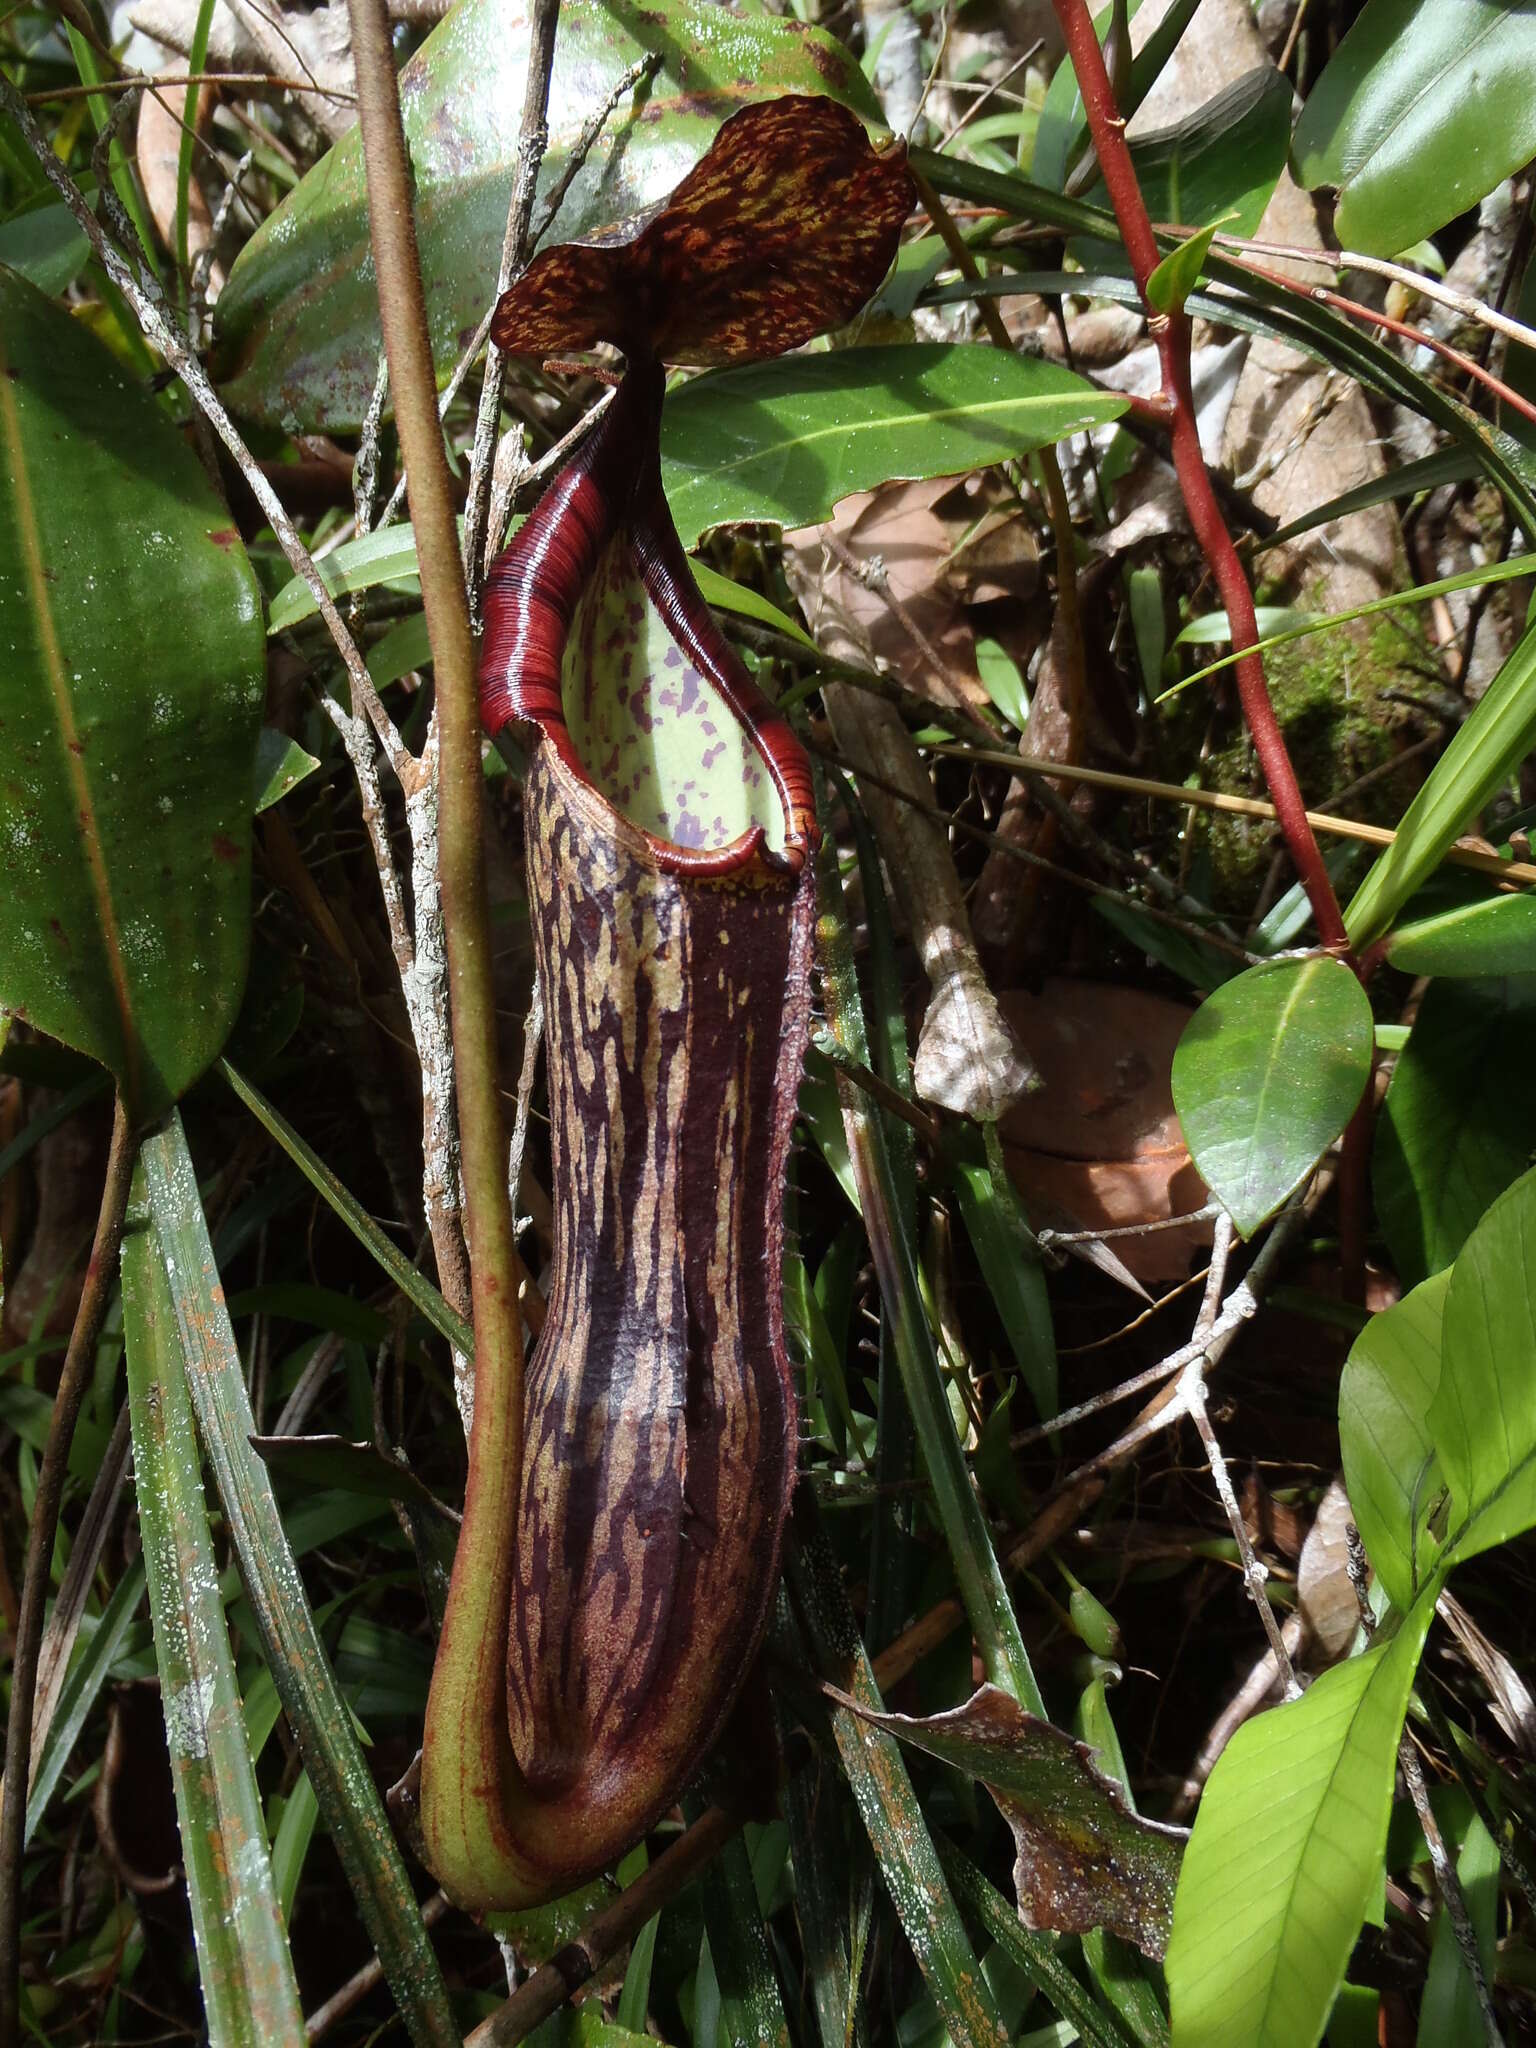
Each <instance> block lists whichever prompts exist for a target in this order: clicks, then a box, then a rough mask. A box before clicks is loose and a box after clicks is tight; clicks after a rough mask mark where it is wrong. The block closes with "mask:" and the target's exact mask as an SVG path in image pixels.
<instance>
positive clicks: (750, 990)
mask: <svg viewBox="0 0 1536 2048" xmlns="http://www.w3.org/2000/svg"><path fill="white" fill-rule="evenodd" d="M911 203H912V194H911V186H910V182H909V179H908V174H907V170H906V164H905V155H904V151H903V150H902V149H901V147H900V145H896V146H893V147H890V148H887V149H885V150H883V151H882V150H877V149H875V148H874V147H872V145H871V143H870V141H869V139H868V137H867V136H866V134H865V132H864V130H863V128H862V126H861V124H860V123H859V122H858V120H857V119H856V118H855V117H854V115H852V114H851V113H849V112H848V111H847V110H846V109H845V108H843V107H841V106H839V105H837V104H835V103H834V102H832V101H829V100H820V99H813V98H805V97H799V96H789V97H785V98H781V99H778V100H771V101H767V102H764V103H762V104H760V105H756V106H752V107H748V108H745V109H743V110H742V112H740V113H739V114H737V115H735V116H733V117H732V119H731V120H729V121H727V122H726V123H725V124H724V126H723V127H722V128H721V130H720V132H719V134H718V136H717V137H716V140H715V142H714V144H713V146H712V147H711V149H710V150H709V152H708V153H707V154H706V156H705V157H704V158H703V159H702V160H701V162H700V163H699V164H698V165H697V167H696V168H695V169H694V171H693V172H691V173H690V175H689V176H688V177H687V178H686V179H685V180H684V181H683V183H682V184H681V185H680V186H679V187H678V188H677V189H676V190H675V191H674V192H673V194H672V196H671V198H670V199H669V200H668V201H667V202H666V204H665V205H664V206H663V207H662V208H661V209H660V211H659V212H658V213H655V214H653V215H652V216H650V217H649V218H647V219H646V220H644V221H643V222H640V223H635V224H631V225H629V226H627V227H621V228H619V229H617V230H614V231H611V232H609V233H608V234H606V235H604V236H603V237H600V238H598V239H597V240H596V241H594V242H591V243H588V244H584V245H568V246H566V247H563V248H557V249H551V250H548V251H547V252H545V253H544V254H543V255H541V256H540V257H538V258H537V259H536V260H535V261H534V262H533V264H531V265H530V267H529V268H528V270H527V271H526V272H524V274H523V276H522V277H521V278H520V279H519V280H518V281H517V283H516V284H515V285H514V286H513V288H512V289H511V290H510V291H509V292H507V293H506V294H505V295H504V297H503V298H502V300H501V302H500V304H499V305H498V307H497V311H496V315H495V318H494V321H493V325H492V332H493V334H494V336H495V339H496V342H497V345H498V346H499V347H501V348H503V349H505V350H507V351H508V352H509V353H515V354H525V355H527V354H533V355H539V356H546V355H551V354H568V353H569V352H570V351H572V350H581V349H586V348H590V347H592V346H594V345H595V344H597V343H599V342H608V343H611V344H613V345H615V346H617V347H618V348H620V349H622V351H623V352H624V354H625V356H626V357H627V359H628V367H627V369H626V372H625V375H624V378H623V381H622V383H621V385H620V387H619V390H618V393H617V395H616V397H615V399H614V402H613V403H612V404H611V405H610V406H609V407H608V409H607V411H606V413H605V415H604V417H603V420H602V422H601V424H600V425H599V427H598V428H597V430H596V431H595V432H594V433H593V434H592V435H591V436H590V437H589V439H588V440H587V441H586V442H585V443H584V445H583V446H582V448H581V450H580V452H579V453H578V455H577V456H576V457H575V458H574V460H573V461H572V462H571V463H570V465H569V466H568V467H567V468H566V469H565V470H564V471H563V472H561V473H560V474H559V475H558V476H557V477H556V478H555V480H554V481H553V483H552V484H551V485H550V487H549V489H548V491H547V492H546V494H545V496H544V497H543V499H542V500H541V501H540V503H539V505H538V506H537V508H536V509H535V511H534V512H533V514H532V515H531V516H530V518H529V519H528V520H527V522H526V524H525V525H524V526H523V527H522V529H521V530H520V532H519V533H518V535H517V537H516V539H515V540H514V542H513V544H512V546H511V547H510V548H508V549H507V551H506V552H505V553H504V554H503V555H502V556H501V557H500V559H499V560H498V561H497V562H496V564H495V565H494V567H493V568H492V571H491V574H490V577H489V580H488V583H487V588H486V596H485V619H486V632H485V639H484V643H483V646H482V650H481V663H480V703H481V714H482V718H483V721H484V724H485V726H486V729H487V730H488V732H490V734H491V735H492V737H493V738H496V739H508V740H511V741H514V742H515V743H516V744H518V745H520V746H521V747H523V748H524V749H525V750H526V752H527V759H528V768H527V777H526V783H525V791H524V820H525V835H526V843H527V861H528V893H529V900H530V906H531V911H532V922H533V932H534V946H535V953H536V958H537V965H538V974H539V983H540V987H541V989H542V990H543V993H544V1002H545V1013H546V1031H547V1045H548V1054H547V1057H548V1093H549V1118H550V1143H551V1164H552V1176H553V1187H554V1191H555V1260H554V1276H553V1281H552V1285H551V1290H550V1296H549V1315H548V1321H547V1323H546V1325H545V1328H544V1331H543V1334H542V1336H541V1338H540V1341H539V1344H538V1346H537V1348H536V1350H535V1351H534V1353H533V1356H532V1358H531V1360H530V1362H529V1368H528V1376H527V1387H526V1392H525V1396H524V1403H523V1416H524V1425H525V1436H524V1450H523V1456H522V1465H521V1470H520V1473H518V1475H517V1476H516V1480H515V1483H508V1481H507V1480H506V1478H505V1475H504V1474H503V1473H501V1472H499V1471H496V1472H492V1471H488V1470H486V1469H483V1467H484V1464H485V1461H491V1460H495V1459H496V1458H497V1456H498V1452H499V1449H500V1446H498V1444H497V1443H496V1442H495V1441H493V1440H492V1438H491V1437H490V1436H489V1435H482V1433H481V1432H480V1431H477V1433H476V1437H475V1440H474V1444H473V1446H472V1449H471V1469H470V1481H469V1488H468V1493H467V1496H466V1502H465V1515H464V1525H463V1529H462V1532H461V1535H460V1540H459V1547H458V1554H457V1558H456V1561H455V1566H454V1575H453V1584H452V1589H451V1592H450V1595H449V1601H448V1608H447V1614H446V1617H445V1621H444V1627H443V1635H442V1639H441V1643H440V1645H439V1650H438V1657H437V1663H436V1667H435V1669H434V1673H433V1681H432V1689H431V1696H430V1700H429V1703H428V1709H427V1725H426V1735H425V1739H424V1743H423V1754H422V1777H421V1809H420V1811H421V1824H422V1835H423V1840H424V1844H425V1847H426V1851H427V1856H428V1860H429V1862H430V1863H431V1865H432V1868H433V1870H434V1872H435V1874H436V1875H437V1877H438V1879H439V1881H440V1882H441V1883H442V1885H443V1886H444V1888H445V1890H447V1891H448V1892H449V1894H450V1895H451V1896H452V1897H453V1898H455V1899H456V1900H457V1901H459V1902H460V1903H461V1904H463V1905H466V1906H471V1907H477V1908H490V1907H507V1906H515V1905H523V1904H531V1903H535V1902H537V1901H539V1900H543V1899H548V1898H553V1897H556V1896H558V1895H559V1894H561V1893H563V1892H567V1891H570V1890H571V1889H572V1888H573V1887H574V1886H575V1885H576V1884H578V1883H579V1882H581V1881H582V1880H583V1879H584V1878H586V1877H589V1876H591V1875H592V1874H593V1873H594V1872H596V1871H598V1870H601V1869H603V1868H605V1867H606V1866H607V1865H609V1864H611V1863H612V1862H613V1861H614V1860H615V1859H616V1858H617V1857H618V1856H619V1855H620V1854H621V1853H622V1852H623V1850H624V1849H625V1848H627V1847H628V1845H629V1844H630V1843H631V1842H632V1841H634V1840H635V1839H636V1838H637V1837H638V1836H639V1835H640V1834H641V1833H642V1832H643V1831H644V1829H645V1828H646V1827H647V1826H649V1825H650V1824H651V1822H652V1821H654V1819H655V1818H656V1817H657V1816H658V1815H659V1814H660V1813H661V1812H662V1811H663V1810H664V1809H665V1808H666V1807H667V1806H669V1805H670V1804H672V1803H673V1802H674V1801H675V1800H676V1798H677V1796H678V1794H679V1792H680V1790H681V1789H682V1787H683V1785H684V1784H685V1783H686V1782H687V1780H688V1778H689V1777H690V1776H691V1774H692V1773H693V1771H694V1770H695V1769H696V1767H697V1765H698V1763H699V1762H700V1761H701V1759H702V1757H703V1755H704V1754H705V1752H706V1751H707V1749H708V1747H709V1745H710V1744H711V1743H712V1742H713V1740H714V1739H715V1737H716V1735H717V1734H718V1733H719V1730H720V1728H721V1725H722V1723H723V1722H724V1720H725V1717H726V1715H727V1714H728V1712H729V1710H730V1707H731V1705H732V1702H733V1700H734V1698H735V1695H736V1692H737V1690H738V1688H739V1686H740V1684H741V1682H742V1679H743V1677H744V1676H745V1673H746V1670H747V1668H748V1666H749V1664H750V1662H751V1660H752V1657H753V1656H754V1654H755V1652H756V1648H757V1645H758V1641H759V1639H760V1637H761V1634H762V1630H763V1626H764V1623H765V1620H766V1618H767V1613H768V1609H769V1605H770V1602H771V1599H772V1595H773V1588H774V1584H775V1581H776V1578H777V1572H778V1558H779V1545H780V1538H781V1534H782V1530H783V1525H784V1521H785V1517H786V1514H787V1512H788V1507H789V1496H790V1489H791V1487H792V1485H793V1482H794V1466H795V1439H796V1410H795V1398H794V1390H793V1384H792V1380H791V1376H790V1367H789V1362H788V1359H787V1357H786V1354H785V1348H784V1332H783V1321H782V1306H781V1280H780V1266H781V1262H782V1254H783V1242H784V1231H783V1216H782V1207H783V1192H784V1180H785V1173H786V1167H787V1161H788V1153H789V1138H790V1127H791V1123H792V1121H793V1117H794V1112H795V1101H796V1094H797V1090H798V1087H799V1081H800V1071H801V1062H802V1059H803V1055H804V1050H805V1044H806V1038H807V1034H808V1030H809V1019H810V966H811V940H812V927H813V862H812V855H813V854H814V851H815V847H816V842H817V830H816V822H815V812H814V798H813V792H812V786H811V778H810V768H809V763H808V761H807V759H806V756H805V753H804V752H803V750H802V748H801V746H800V744H799V742H798V740H797V739H796V738H795V736H794V734H793V733H792V732H791V730H790V728H789V725H788V723H787V721H786V720H785V719H783V718H782V717H781V716H780V715H779V714H778V712H777V711H776V710H775V709H774V707H773V706H772V705H771V704H770V703H769V702H768V701H767V700H766V698H764V697H763V696H762V695H761V694H760V692H759V691H758V690H757V688H756V686H755V685H754V684H753V682H752V681H751V679H750V678H749V676H748V675H747V673H746V671H745V669H744V668H743V667H742V665H741V663H740V661H739V660H738V659H737V657H736V656H735V654H734V653H733V652H732V650H731V649H730V647H729V646H728V645H727V643H726V641H725V640H724V638H723V636H722V635H721V634H720V632H719V630H718V628H717V627H716V626H715V624H714V621H713V618H712V616H711V614H710V612H709V609H708V607H707V605H706V604H705V602H704V600H703V598H702V596H701V595H700V593H699V590H698V587H697V585H696V584H695V582H694V579H693V575H692V572H691V570H690V568H689V566H688V561H687V557H686V555H685V553H684V551H683V546H682V543H681V541H680V539H679V537H678V534H677V532H676V529H675V528H674V526H673V524H672V520H671V517H670V514H669V512H668V510H667V505H666V500H665V498H664V496H663V494H662V488H661V469H660V454H659V448H660V426H661V408H662V399H663V385H664V376H663V370H662V364H663V362H686V363H694V364H708V363H725V362H741V361H747V360H752V359H754V358H760V357H764V356H771V355H775V354H778V353H780V352H782V351H783V350H784V349H786V348H790V347H793V346H795V345H797V344H798V343H800V342H802V341H806V340H808V339H810V338H811V337H812V336H813V335H815V334H817V333H819V332H821V331H822V330H824V329H825V328H828V327H832V326H835V325H838V324H840V323H842V322H844V321H846V320H848V319H849V318H851V317H852V315H853V314H854V313H855V312H856V311H857V310H858V308H859V307H860V306H861V305H862V304H863V302H864V301H865V300H866V299H867V298H868V297H869V295H870V293H871V292H872V291H873V290H874V289H875V288H876V286H877V285H878V284H879V283H880V281H881V279H882V278H883V276H884V274H885V272H886V270H887V269H888V268H889V266H890V263H891V260H892V258H893V256H894V254H895V249H896V243H897V238H898V235H899V233H900V228H901V224H902V222H903V220H904V219H905V218H906V215H907V213H908V212H909V210H910V207H911ZM488 1391H489V1397H490V1399H491V1400H492V1402H493V1409H494V1412H497V1413H500V1412H501V1410H502V1409H506V1408H509V1406H510V1404H509V1403H507V1402H505V1401H501V1402H499V1403H498V1401H497V1396H496V1393H495V1390H485V1389H483V1388H480V1387H479V1386H477V1390H476V1408H477V1416H478V1413H479V1409H480V1404H481V1402H482V1401H483V1400H484V1399H486V1398H487V1392H488ZM510 1421H511V1417H510V1415H509V1416H508V1423H509V1428H508V1430H507V1432H506V1442H507V1443H509V1444H510V1443H512V1442H514V1441H515V1438H514V1437H513V1435H512V1433H511V1430H510ZM477 1468H478V1469H477Z"/></svg>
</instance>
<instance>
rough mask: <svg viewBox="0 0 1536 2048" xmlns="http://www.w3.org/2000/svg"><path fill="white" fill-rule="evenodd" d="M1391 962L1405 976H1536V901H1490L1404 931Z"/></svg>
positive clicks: (1396, 938)
mask: <svg viewBox="0 0 1536 2048" xmlns="http://www.w3.org/2000/svg"><path fill="white" fill-rule="evenodd" d="M1387 958H1388V959H1389V960H1390V961H1391V963H1392V965H1393V966H1394V967H1398V968H1401V969H1402V971H1403V973H1404V974H1441V975H1448V976H1449V975H1456V976H1466V975H1495V974H1529V975H1536V896H1488V897H1485V898H1483V900H1482V901H1481V902H1477V903H1463V904H1460V905H1458V906H1457V908H1456V909H1454V910H1443V911H1441V912H1440V913H1439V915H1438V916H1436V917H1423V918H1419V919H1418V920H1417V921H1416V922H1415V923H1413V924H1403V925H1399V926H1398V928H1397V930H1396V931H1395V932H1393V934H1392V935H1391V937H1390V938H1389V939H1388V940H1387Z"/></svg>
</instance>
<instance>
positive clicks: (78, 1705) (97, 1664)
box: [23, 1561, 144, 1846]
mask: <svg viewBox="0 0 1536 2048" xmlns="http://www.w3.org/2000/svg"><path fill="white" fill-rule="evenodd" d="M143 1598H144V1566H143V1563H142V1561H139V1562H136V1563H134V1564H131V1565H130V1566H129V1567H128V1569H127V1570H126V1571H125V1572H124V1573H123V1576H122V1577H121V1578H120V1579H119V1580H118V1582H117V1584H116V1585H115V1586H114V1587H113V1589H112V1594H111V1597H110V1598H109V1600H108V1601H107V1604H106V1606H105V1607H104V1608H103V1609H102V1611H101V1618H100V1619H99V1620H98V1622H97V1623H96V1627H95V1629H94V1631H93V1632H92V1634H91V1638H90V1640H89V1642H87V1643H86V1644H85V1646H84V1648H83V1649H81V1650H79V1651H78V1652H77V1654H76V1656H75V1659H74V1662H73V1663H72V1664H71V1665H70V1668H69V1673H68V1676H67V1677H66V1678H65V1680H64V1684H63V1687H62V1689H61V1690H60V1693H59V1704H58V1707H57V1709H56V1710H55V1712H54V1717H53V1719H52V1721H51V1722H50V1723H49V1725H48V1733H47V1735H46V1736H45V1737H44V1739H43V1747H42V1752H41V1754H40V1755H39V1756H38V1759H37V1764H36V1768H35V1769H34V1770H33V1773H32V1789H31V1791H30V1793H29V1794H28V1795H27V1824H26V1833H25V1836H24V1841H23V1846H25V1843H27V1842H30V1841H31V1839H32V1836H33V1834H34V1833H35V1831H36V1828H37V1824H38V1822H39V1821H40V1820H41V1819H42V1817H43V1815H44V1814H45V1813H46V1812H47V1810H48V1802H49V1800H51V1799H52V1797H53V1795H54V1791H55V1789H56V1788H57V1786H58V1782H59V1779H60V1778H61V1777H62V1776H63V1773H64V1766H65V1765H66V1764H67V1763H68V1762H69V1758H70V1752H71V1751H72V1750H73V1749H74V1746H75V1744H76V1742H77V1741H78V1740H79V1739H80V1731H81V1729H82V1728H83V1727H84V1726H85V1723H86V1720H87V1718H88V1716H89V1714H90V1711H91V1709H92V1707H94V1706H95V1704H96V1701H97V1700H98V1698H99V1697H100V1695H101V1689H102V1687H103V1686H104V1685H105V1684H106V1682H107V1673H108V1672H109V1671H110V1670H111V1668H112V1666H113V1664H114V1663H115V1662H116V1659H117V1653H118V1651H119V1650H120V1649H121V1648H122V1643H123V1638H124V1636H125V1635H126V1634H127V1633H128V1628H129V1624H130V1623H131V1622H132V1620H133V1617H134V1616H135V1614H137V1613H138V1610H139V1602H140V1601H141V1600H142V1599H143Z"/></svg>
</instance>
